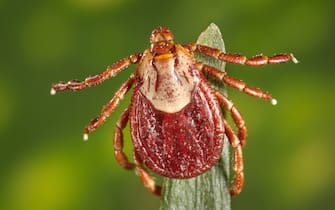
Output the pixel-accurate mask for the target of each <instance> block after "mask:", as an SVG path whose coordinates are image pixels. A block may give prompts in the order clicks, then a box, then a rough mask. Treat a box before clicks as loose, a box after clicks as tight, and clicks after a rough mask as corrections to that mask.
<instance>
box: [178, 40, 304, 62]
mask: <svg viewBox="0 0 335 210" xmlns="http://www.w3.org/2000/svg"><path fill="white" fill-rule="evenodd" d="M184 47H185V48H186V49H188V50H190V51H192V52H193V51H199V52H201V53H204V54H206V55H208V56H210V57H213V58H216V59H219V60H221V61H224V62H226V63H234V64H241V65H248V66H261V65H265V64H278V63H285V62H288V61H289V60H292V61H293V63H298V60H297V59H296V58H295V57H294V56H293V54H292V53H286V54H278V55H274V56H272V57H268V56H265V55H257V56H255V57H252V58H247V57H246V56H244V55H239V54H230V53H225V52H222V51H220V50H218V49H215V48H211V47H207V46H204V45H197V44H194V43H190V44H188V45H184Z"/></svg>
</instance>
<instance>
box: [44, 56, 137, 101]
mask: <svg viewBox="0 0 335 210" xmlns="http://www.w3.org/2000/svg"><path fill="white" fill-rule="evenodd" d="M141 56H142V54H134V55H131V56H129V57H128V58H124V59H122V60H120V61H119V62H117V63H115V64H113V65H111V66H109V67H107V69H106V70H105V71H104V72H102V73H100V74H97V75H94V76H90V77H87V78H86V79H85V80H84V81H77V80H70V81H68V82H59V83H55V84H53V85H52V86H51V91H50V94H51V95H55V94H56V93H57V92H60V91H65V90H74V91H75V90H82V89H84V88H87V87H91V86H94V85H97V84H99V83H101V82H103V81H105V80H107V79H109V78H111V77H114V76H115V75H117V74H118V73H119V72H120V71H122V70H123V69H125V68H126V67H128V66H129V65H130V64H131V63H137V62H138V61H139V60H140V59H141Z"/></svg>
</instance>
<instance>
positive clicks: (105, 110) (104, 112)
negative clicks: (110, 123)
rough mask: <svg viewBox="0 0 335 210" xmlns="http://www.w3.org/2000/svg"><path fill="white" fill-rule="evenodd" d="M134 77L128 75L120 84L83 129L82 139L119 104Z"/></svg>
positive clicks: (100, 123) (85, 138)
mask: <svg viewBox="0 0 335 210" xmlns="http://www.w3.org/2000/svg"><path fill="white" fill-rule="evenodd" d="M134 80H135V77H134V75H130V78H129V79H128V80H127V81H126V82H125V83H123V84H122V86H121V87H120V89H119V90H118V91H117V92H116V93H115V95H114V97H113V98H112V100H110V101H109V102H108V104H107V105H105V106H104V107H103V108H102V110H101V113H100V115H99V116H98V117H96V118H94V119H93V120H92V121H91V122H90V123H89V124H88V125H87V126H86V127H85V129H84V140H87V139H88V134H89V133H91V132H92V131H94V130H95V129H97V128H98V127H100V126H101V125H102V124H103V123H104V122H105V120H106V119H107V118H108V117H109V116H110V115H111V113H112V112H113V111H114V110H115V108H116V107H117V106H118V105H119V103H120V100H121V99H123V97H124V96H125V94H126V93H127V92H128V90H129V89H130V88H131V86H132V84H133V83H134Z"/></svg>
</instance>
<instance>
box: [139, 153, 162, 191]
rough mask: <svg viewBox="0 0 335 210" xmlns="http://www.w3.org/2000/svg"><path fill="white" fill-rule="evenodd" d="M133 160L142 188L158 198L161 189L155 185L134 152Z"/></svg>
mask: <svg viewBox="0 0 335 210" xmlns="http://www.w3.org/2000/svg"><path fill="white" fill-rule="evenodd" d="M134 159H135V163H136V174H137V175H138V176H139V177H140V179H141V181H142V183H143V184H144V186H145V187H146V188H147V189H148V190H149V191H150V192H151V193H152V194H154V195H157V196H160V195H161V190H162V187H161V186H159V185H156V182H155V180H154V178H153V177H152V176H151V175H150V174H149V172H148V171H147V170H146V169H145V168H144V167H143V161H142V160H141V159H140V157H139V156H138V155H137V154H136V152H134Z"/></svg>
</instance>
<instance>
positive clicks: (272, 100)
mask: <svg viewBox="0 0 335 210" xmlns="http://www.w3.org/2000/svg"><path fill="white" fill-rule="evenodd" d="M277 103H278V101H277V100H276V99H275V98H273V99H271V104H272V105H274V106H275V105H277Z"/></svg>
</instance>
